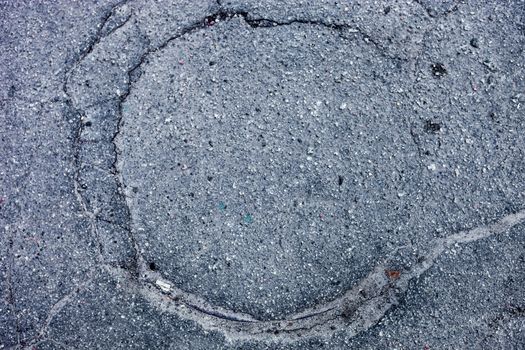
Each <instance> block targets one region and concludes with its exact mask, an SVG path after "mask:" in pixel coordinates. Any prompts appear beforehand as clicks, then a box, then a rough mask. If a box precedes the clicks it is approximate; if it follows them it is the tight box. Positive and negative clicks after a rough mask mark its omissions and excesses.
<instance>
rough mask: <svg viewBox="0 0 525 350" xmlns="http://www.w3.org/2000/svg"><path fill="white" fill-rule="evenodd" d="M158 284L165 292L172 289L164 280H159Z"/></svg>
mask: <svg viewBox="0 0 525 350" xmlns="http://www.w3.org/2000/svg"><path fill="white" fill-rule="evenodd" d="M155 284H156V285H157V286H159V288H160V289H162V291H163V292H166V293H168V292H169V291H170V290H171V285H170V284H169V283H167V282H164V281H162V280H157V281H156V282H155Z"/></svg>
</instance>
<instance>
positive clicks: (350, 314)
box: [106, 209, 525, 342]
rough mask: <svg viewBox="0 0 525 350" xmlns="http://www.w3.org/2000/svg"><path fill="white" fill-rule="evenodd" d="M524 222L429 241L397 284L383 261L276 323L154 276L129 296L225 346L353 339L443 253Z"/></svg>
mask: <svg viewBox="0 0 525 350" xmlns="http://www.w3.org/2000/svg"><path fill="white" fill-rule="evenodd" d="M524 222H525V209H523V210H521V211H518V212H516V213H512V214H509V215H507V216H504V217H502V218H501V219H499V220H498V221H496V222H494V223H492V224H490V225H486V226H482V227H477V228H474V229H471V230H467V231H461V232H459V233H456V234H453V235H450V236H448V237H446V238H439V239H435V240H433V241H432V242H431V243H430V244H429V246H430V248H429V250H428V252H427V253H426V254H425V255H424V256H423V259H420V260H419V262H418V263H417V264H416V265H415V266H414V267H412V268H411V269H407V270H404V271H401V273H400V275H399V277H398V278H395V279H392V278H389V277H388V276H387V274H386V273H385V271H386V267H387V266H388V259H386V260H385V262H384V263H383V264H379V265H378V266H376V268H375V269H374V270H373V271H372V272H371V273H370V274H369V275H368V276H367V277H365V278H363V279H362V280H361V281H360V282H359V283H358V284H357V285H356V286H354V287H353V288H352V289H350V290H349V291H347V292H346V293H345V294H344V295H343V296H341V297H339V298H337V299H335V300H333V301H330V302H328V303H325V304H322V305H317V306H314V307H311V308H309V309H306V310H304V311H302V312H299V313H296V314H293V315H290V316H288V317H285V318H283V319H280V320H270V321H262V320H257V319H254V318H252V317H251V316H249V315H248V316H247V315H246V314H242V313H238V312H235V311H231V310H227V309H223V308H219V307H215V306H211V305H209V304H208V303H206V302H205V301H203V300H202V299H201V298H199V297H197V296H195V295H193V294H191V293H187V292H184V291H182V290H180V289H178V288H170V290H169V291H166V289H162V288H160V287H159V286H158V285H157V284H156V283H155V281H158V280H159V278H161V277H160V274H159V273H155V272H149V273H148V275H147V276H146V277H145V278H144V279H140V280H136V279H130V281H131V287H132V289H133V291H135V292H138V293H139V294H141V295H142V296H143V297H144V298H145V299H146V300H148V301H149V302H150V303H151V304H153V305H154V306H155V307H156V308H158V309H159V311H162V312H168V313H172V314H176V315H178V316H179V317H181V318H184V319H188V320H192V321H195V322H197V323H198V324H199V325H201V326H202V327H203V328H204V329H206V330H209V331H218V332H220V333H222V334H223V335H224V336H225V337H226V338H227V339H228V340H230V341H235V340H240V341H244V340H263V341H267V342H268V341H269V342H287V341H294V340H297V339H299V338H302V337H312V336H329V335H330V334H331V333H333V332H335V331H338V330H344V331H345V333H346V334H347V335H349V336H350V337H353V336H355V335H357V334H358V333H360V332H362V331H365V330H367V329H369V328H370V327H372V326H373V325H375V324H377V323H378V322H379V321H380V320H381V319H382V318H383V317H384V315H385V314H386V313H387V312H388V310H390V308H391V307H392V306H394V305H396V304H398V302H399V300H400V298H401V297H402V296H403V294H404V293H405V292H406V291H407V290H408V288H409V284H410V282H411V281H412V280H414V279H417V278H419V277H420V276H421V275H423V274H424V273H425V272H426V271H427V270H429V269H430V268H431V267H432V266H433V265H434V263H435V262H436V260H437V259H438V258H439V257H440V256H441V255H442V253H443V252H445V251H446V250H447V249H448V248H450V247H452V246H454V245H456V244H466V243H471V242H475V241H478V240H481V239H484V238H488V237H490V236H493V235H498V234H503V233H505V232H508V231H509V230H510V229H511V228H513V227H514V226H516V225H519V224H521V223H524ZM394 252H395V251H394ZM391 255H393V253H392V254H391ZM106 268H107V271H108V272H110V273H111V274H112V275H113V276H114V277H115V278H124V279H126V278H131V276H129V272H128V271H126V270H123V269H119V268H115V267H111V266H106ZM164 281H165V280H164ZM166 283H167V282H166Z"/></svg>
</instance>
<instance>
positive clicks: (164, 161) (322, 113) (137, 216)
mask: <svg viewBox="0 0 525 350" xmlns="http://www.w3.org/2000/svg"><path fill="white" fill-rule="evenodd" d="M406 80H407V74H406V72H403V70H402V67H401V65H400V63H399V62H398V61H397V60H392V59H390V58H387V57H384V56H383V55H381V53H380V52H379V51H378V50H377V49H376V48H375V47H374V46H373V45H371V44H370V43H366V42H365V41H364V40H363V38H362V37H361V35H359V34H357V33H350V35H349V36H348V37H346V38H344V37H342V36H341V35H340V33H339V32H338V31H335V30H333V29H330V28H326V27H323V26H318V25H308V24H293V25H289V26H279V27H275V28H256V29H254V28H250V27H249V26H248V25H247V24H246V23H245V22H244V21H243V20H242V19H232V20H229V21H227V22H222V23H219V24H216V25H214V26H213V27H211V28H209V29H207V30H206V31H200V32H197V33H193V34H191V35H187V36H184V37H182V38H180V39H177V40H175V41H173V42H171V43H170V44H169V45H168V46H166V47H165V48H164V49H163V50H161V51H159V52H157V53H155V54H152V55H151V57H149V59H148V63H147V64H146V65H144V67H143V69H142V75H141V78H140V80H139V81H138V82H137V83H136V84H134V86H133V89H132V90H131V93H130V95H129V96H128V98H127V99H126V101H125V102H124V104H123V105H122V111H123V116H122V118H123V122H122V127H121V130H120V135H119V148H120V152H121V154H120V156H119V159H120V163H121V172H122V178H123V180H124V185H125V186H126V187H127V189H128V198H130V199H129V203H130V209H131V213H132V218H133V220H132V221H133V229H134V230H135V231H136V232H137V238H138V242H139V245H140V247H141V248H142V249H143V255H144V258H145V259H146V260H147V261H149V262H150V266H153V267H154V269H156V270H158V271H160V272H161V273H162V274H163V276H165V278H167V279H168V280H170V281H173V282H175V283H176V285H177V286H179V287H180V288H181V289H183V290H186V291H189V292H192V293H195V294H198V295H200V296H202V297H204V298H205V299H206V300H208V301H209V302H211V303H214V304H218V305H221V306H223V307H226V308H229V309H232V310H235V311H241V312H245V313H249V314H252V315H254V316H256V317H258V318H261V319H275V318H280V317H283V316H285V315H286V314H289V313H292V312H294V311H298V310H300V309H304V308H306V307H308V306H312V305H314V304H316V303H319V302H320V301H323V300H325V301H326V300H330V299H334V298H336V297H337V296H339V295H341V294H342V293H343V292H344V291H345V290H347V289H349V288H350V287H352V286H353V285H355V283H356V282H358V281H359V280H360V279H361V278H363V277H364V276H365V275H366V274H367V273H369V272H370V270H371V269H372V268H373V267H374V266H375V265H376V264H378V261H379V260H380V259H381V258H382V257H384V255H385V253H388V252H390V251H392V249H393V248H394V247H396V246H399V245H401V244H403V240H404V239H405V238H404V237H403V234H401V235H399V236H395V235H394V236H392V235H390V236H389V235H388V232H393V231H395V230H396V229H397V228H398V227H399V226H402V224H403V221H404V218H403V217H404V215H406V213H407V210H409V205H407V202H406V196H410V194H411V192H413V191H414V189H415V187H413V186H411V185H410V184H411V183H414V181H415V179H416V171H417V168H418V163H417V159H416V157H415V156H414V155H415V154H416V152H417V151H416V149H415V146H414V144H413V142H412V140H411V137H410V134H409V129H408V128H407V127H406V120H405V119H404V118H405V115H406V112H404V108H405V106H404V105H403V103H402V98H403V95H402V94H403V87H402V85H403V84H406V82H405V81H406Z"/></svg>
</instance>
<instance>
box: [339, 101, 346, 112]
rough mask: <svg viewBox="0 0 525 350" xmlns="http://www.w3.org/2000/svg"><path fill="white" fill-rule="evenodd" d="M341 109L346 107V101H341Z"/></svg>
mask: <svg viewBox="0 0 525 350" xmlns="http://www.w3.org/2000/svg"><path fill="white" fill-rule="evenodd" d="M339 109H340V110H343V109H346V103H344V102H343V103H341V105H340V106H339Z"/></svg>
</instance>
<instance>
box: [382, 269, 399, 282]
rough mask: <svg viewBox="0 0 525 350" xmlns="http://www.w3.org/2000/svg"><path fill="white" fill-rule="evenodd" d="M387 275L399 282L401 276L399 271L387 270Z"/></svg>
mask: <svg viewBox="0 0 525 350" xmlns="http://www.w3.org/2000/svg"><path fill="white" fill-rule="evenodd" d="M385 274H386V276H387V277H388V278H389V279H391V280H397V279H398V278H399V276H401V272H400V271H397V270H385Z"/></svg>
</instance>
